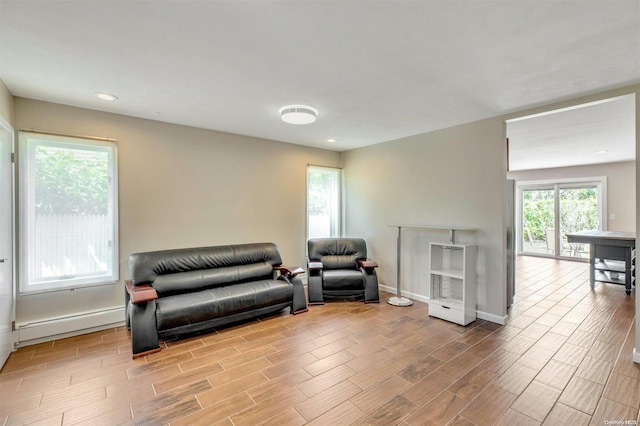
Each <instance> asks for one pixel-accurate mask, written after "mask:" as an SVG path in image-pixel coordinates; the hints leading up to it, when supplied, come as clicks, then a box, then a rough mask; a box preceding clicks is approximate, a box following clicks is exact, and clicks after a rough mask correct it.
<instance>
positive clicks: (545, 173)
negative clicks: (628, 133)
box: [507, 161, 636, 232]
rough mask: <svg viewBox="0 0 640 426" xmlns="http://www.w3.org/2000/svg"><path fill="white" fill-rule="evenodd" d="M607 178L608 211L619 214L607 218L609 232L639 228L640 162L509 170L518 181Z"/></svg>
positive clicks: (630, 230) (510, 175) (510, 174)
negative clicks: (639, 186) (639, 190)
mask: <svg viewBox="0 0 640 426" xmlns="http://www.w3.org/2000/svg"><path fill="white" fill-rule="evenodd" d="M597 176H606V177H607V213H608V214H615V217H616V218H615V220H609V218H608V217H607V230H609V231H627V232H635V231H636V185H635V182H636V179H635V176H636V163H635V161H625V162H620V163H606V164H592V165H589V166H575V167H560V168H550V169H539V170H526V171H517V172H509V173H507V177H508V178H510V179H515V180H516V181H518V182H520V181H528V180H554V179H569V178H582V177H597Z"/></svg>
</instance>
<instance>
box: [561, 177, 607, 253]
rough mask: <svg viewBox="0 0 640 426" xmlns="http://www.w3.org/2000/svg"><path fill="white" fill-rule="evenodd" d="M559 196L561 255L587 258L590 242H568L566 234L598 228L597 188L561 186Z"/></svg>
mask: <svg viewBox="0 0 640 426" xmlns="http://www.w3.org/2000/svg"><path fill="white" fill-rule="evenodd" d="M559 196H560V233H561V236H562V244H561V247H560V251H561V255H563V256H569V257H581V258H587V259H588V258H589V249H590V247H591V245H590V244H580V243H569V242H568V241H567V237H566V235H567V234H570V233H572V232H579V231H595V230H598V229H600V220H599V218H600V215H599V210H598V188H597V187H596V186H592V187H586V188H561V189H559Z"/></svg>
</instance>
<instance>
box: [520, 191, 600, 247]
mask: <svg viewBox="0 0 640 426" xmlns="http://www.w3.org/2000/svg"><path fill="white" fill-rule="evenodd" d="M605 186H606V180H605V179H604V178H598V179H593V180H591V179H590V180H588V181H587V180H582V181H562V182H521V183H518V206H517V211H518V216H519V224H518V225H519V226H518V228H519V238H518V246H519V247H518V251H519V253H520V254H531V255H538V256H548V257H558V258H577V259H588V258H589V246H588V245H585V244H577V243H569V242H568V241H567V237H566V236H567V234H569V233H572V232H577V231H585V230H602V229H603V225H604V224H605V223H606V222H605V221H604V218H605V208H604V206H605V205H606V204H605V202H604V191H603V188H604V187H605Z"/></svg>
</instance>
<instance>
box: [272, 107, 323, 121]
mask: <svg viewBox="0 0 640 426" xmlns="http://www.w3.org/2000/svg"><path fill="white" fill-rule="evenodd" d="M279 112H280V118H282V121H284V122H285V123H289V124H311V123H313V122H314V121H316V117H317V116H318V110H317V109H315V108H313V107H310V106H307V105H287V106H283V107H282V108H280V110H279Z"/></svg>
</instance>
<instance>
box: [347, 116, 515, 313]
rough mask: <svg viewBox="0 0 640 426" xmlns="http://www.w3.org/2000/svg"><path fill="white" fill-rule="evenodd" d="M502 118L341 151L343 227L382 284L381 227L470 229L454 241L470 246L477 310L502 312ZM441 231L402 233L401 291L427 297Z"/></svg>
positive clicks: (391, 276) (387, 269)
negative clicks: (362, 243)
mask: <svg viewBox="0 0 640 426" xmlns="http://www.w3.org/2000/svg"><path fill="white" fill-rule="evenodd" d="M505 158H506V143H505V136H504V123H503V121H502V120H501V119H500V118H492V119H488V120H482V121H477V122H473V123H469V124H465V125H461V126H456V127H452V128H449V129H444V130H438V131H434V132H430V133H426V134H421V135H416V136H412V137H408V138H404V139H400V140H395V141H391V142H387V143H382V144H378V145H373V146H369V147H365V148H360V149H356V150H352V151H348V152H345V153H343V169H344V182H345V198H346V200H347V202H346V209H345V222H346V223H345V225H346V226H345V229H346V234H347V235H349V236H361V237H363V238H365V239H366V240H367V243H368V248H369V254H370V257H371V258H373V259H374V260H377V261H378V263H379V264H380V267H379V270H378V274H379V280H380V282H381V283H382V284H383V285H386V286H389V287H393V288H395V286H396V233H395V232H396V231H395V229H394V228H391V227H389V225H444V226H450V225H454V226H459V227H471V228H477V229H478V230H477V232H475V233H459V234H458V235H457V238H456V242H460V243H477V244H478V246H479V251H478V290H477V293H478V311H479V313H480V314H481V315H482V316H484V317H485V318H487V319H490V320H492V321H501V320H502V319H503V318H504V315H505V314H506V308H505V305H506V291H505V288H506V281H505V276H506V266H505V263H504V262H503V259H504V258H505V243H504V242H505V238H504V235H505V233H504V229H503V228H504V220H505V219H504V217H505V214H504V198H505V192H504V185H505V175H506V161H505ZM448 239H449V233H448V232H446V231H418V230H411V229H408V230H405V231H403V243H402V250H403V256H402V270H401V272H402V289H403V294H406V295H408V296H409V297H415V298H417V299H420V300H425V298H428V297H429V285H428V276H427V273H428V244H429V242H430V241H441V242H446V241H448Z"/></svg>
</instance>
